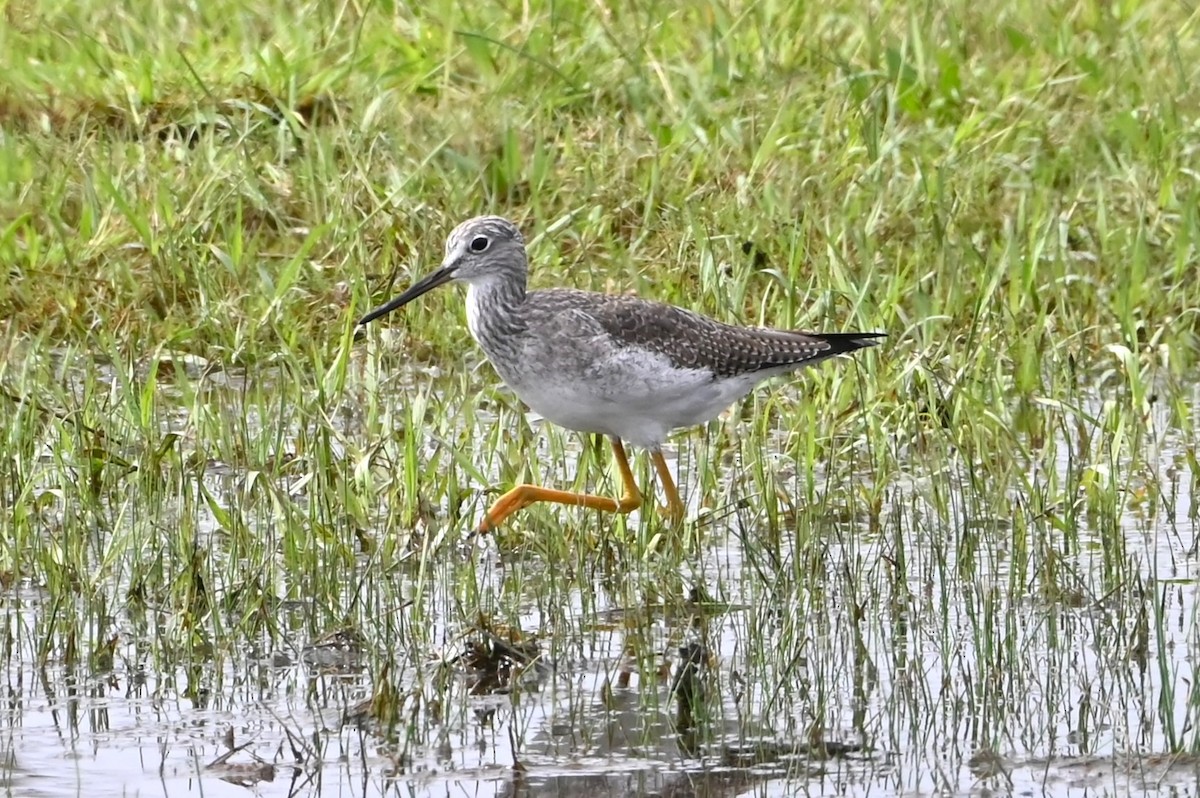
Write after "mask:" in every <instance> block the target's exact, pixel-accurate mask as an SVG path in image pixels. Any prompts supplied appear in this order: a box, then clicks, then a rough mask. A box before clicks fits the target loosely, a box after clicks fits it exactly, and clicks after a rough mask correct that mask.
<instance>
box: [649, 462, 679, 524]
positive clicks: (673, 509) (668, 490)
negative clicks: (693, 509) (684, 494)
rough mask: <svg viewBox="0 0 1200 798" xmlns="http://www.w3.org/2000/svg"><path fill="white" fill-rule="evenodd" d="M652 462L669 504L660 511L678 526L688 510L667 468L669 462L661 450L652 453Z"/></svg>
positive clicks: (660, 508)
mask: <svg viewBox="0 0 1200 798" xmlns="http://www.w3.org/2000/svg"><path fill="white" fill-rule="evenodd" d="M650 460H651V462H653V463H654V470H655V471H657V472H658V481H659V482H661V483H662V489H663V493H664V494H665V495H666V497H667V503H666V504H664V505H661V506H660V507H659V508H658V510H659V512H661V513H662V514H663V515H664V516H666V519H667V520H668V521H670V522H671V523H672V524H678V523H679V522H680V521H682V520H683V514H684V512H686V510H687V508H685V507H684V506H683V502H681V501H680V500H679V491H678V490H677V489H676V488H675V480H674V479H672V478H671V469H669V468H667V461H666V460H664V459H663V456H662V451H661V450H660V449H655V450H654V451H653V452H651V453H650Z"/></svg>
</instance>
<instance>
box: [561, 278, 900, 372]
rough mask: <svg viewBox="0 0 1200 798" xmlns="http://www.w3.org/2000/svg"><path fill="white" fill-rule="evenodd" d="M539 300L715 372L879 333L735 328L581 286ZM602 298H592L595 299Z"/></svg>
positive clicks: (822, 350)
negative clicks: (584, 314) (577, 311)
mask: <svg viewBox="0 0 1200 798" xmlns="http://www.w3.org/2000/svg"><path fill="white" fill-rule="evenodd" d="M538 293H539V294H540V295H541V296H539V298H538V299H539V303H538V304H539V305H541V306H543V307H546V308H550V307H558V308H561V309H562V310H567V309H581V310H586V312H587V313H588V315H589V316H591V317H592V318H594V319H595V320H596V322H597V323H599V324H600V326H601V327H602V328H603V329H604V331H605V332H607V333H608V334H609V335H610V336H612V338H613V339H614V340H616V341H618V342H620V343H622V344H627V345H630V346H638V347H641V348H643V349H646V350H649V351H652V352H658V353H661V354H662V355H664V356H665V357H667V358H668V359H669V360H670V361H671V363H672V364H673V365H674V366H676V367H677V368H681V369H688V368H690V369H707V370H709V371H711V372H712V373H713V376H714V377H717V378H721V377H736V376H740V375H743V374H753V373H755V372H761V371H772V370H780V369H782V370H787V369H790V368H799V367H801V366H803V365H806V364H808V363H814V362H816V361H819V360H824V359H825V358H829V357H833V356H835V355H840V354H843V353H845V352H853V351H855V350H856V349H862V348H863V347H867V346H872V345H874V344H876V343H878V341H877V340H875V339H877V338H881V337H883V336H882V334H880V333H807V332H792V331H788V330H772V329H765V328H755V327H735V326H732V325H729V324H722V323H721V322H719V321H715V320H714V319H710V318H707V317H705V316H701V315H699V314H697V313H693V312H691V311H689V310H685V309H683V308H679V307H675V306H674V305H667V304H663V303H660V302H650V301H647V300H644V299H639V298H637V297H628V296H611V295H599V294H590V293H588V292H584V291H574V290H569V289H566V290H553V291H542V292H538ZM598 298H599V299H602V300H603V301H599V302H598V301H596V300H597V299H598Z"/></svg>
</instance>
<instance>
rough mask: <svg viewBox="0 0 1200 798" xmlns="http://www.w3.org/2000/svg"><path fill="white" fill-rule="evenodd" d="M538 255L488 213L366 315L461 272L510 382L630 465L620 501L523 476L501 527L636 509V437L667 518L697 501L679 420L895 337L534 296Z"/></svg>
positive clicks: (538, 407)
mask: <svg viewBox="0 0 1200 798" xmlns="http://www.w3.org/2000/svg"><path fill="white" fill-rule="evenodd" d="M528 276H529V260H528V256H527V255H526V252H525V240H524V239H523V238H522V237H521V232H520V231H519V230H518V229H517V227H516V225H514V224H513V223H512V222H510V221H508V220H507V219H502V218H500V217H499V216H479V217H476V218H474V219H468V220H467V221H465V222H463V223H462V224H460V225H459V226H458V227H456V228H454V231H453V232H451V233H450V237H449V238H447V239H446V254H445V257H444V258H443V260H442V265H441V267H440V268H438V269H437V270H436V271H434V272H432V273H431V274H429V275H427V276H426V277H424V278H422V279H420V280H418V281H417V282H416V283H414V284H413V285H412V286H411V287H410V288H409V289H408V290H407V291H405V292H404V293H402V294H400V295H399V296H398V297H396V298H395V299H393V300H392V301H390V302H388V303H386V304H384V305H381V306H379V307H377V308H375V309H374V310H372V311H371V312H370V313H368V314H367V315H365V316H363V317H362V318H361V319H359V321H358V323H359V324H366V323H367V322H370V321H372V320H374V319H377V318H379V317H380V316H383V315H384V314H387V313H390V312H392V311H393V310H396V309H397V308H399V307H402V306H403V305H405V304H407V303H409V302H411V301H412V300H414V299H416V298H417V297H419V296H421V295H422V294H424V293H426V292H427V291H430V290H432V289H434V288H437V287H438V286H439V285H442V284H444V283H448V282H450V281H452V280H461V281H462V282H464V283H466V284H467V326H468V327H469V328H470V330H471V335H472V336H473V337H474V338H475V340H476V341H477V342H478V343H479V346H480V347H481V348H482V349H483V352H484V354H485V355H487V359H488V360H489V361H491V364H492V366H493V367H495V369H496V371H497V372H498V373H499V374H500V378H501V379H502V380H504V382H505V383H506V384H507V385H508V386H509V387H510V388H512V389H513V391H514V392H516V394H517V396H518V397H519V398H520V399H521V400H522V401H523V402H525V404H527V405H529V407H531V408H532V409H533V410H534V411H535V412H536V413H538V414H539V415H541V416H543V417H544V418H546V419H549V420H550V421H553V422H554V423H555V424H558V425H559V426H562V427H566V428H567V429H572V430H578V431H580V432H592V433H603V434H604V435H607V436H608V438H609V439H610V440H611V441H612V448H613V453H614V454H615V455H616V459H617V468H618V469H620V472H621V482H622V484H623V493H622V495H621V498H619V499H613V498H609V497H607V496H595V495H591V494H586V493H571V492H569V491H562V490H554V489H551V488H544V487H541V486H539V485H518V486H516V487H515V488H513V489H512V490H510V491H508V492H507V493H505V494H504V495H503V496H501V497H500V498H499V499H498V500H497V501H496V502H495V503H494V504H493V505H492V506H491V508H490V509H489V510H488V512H487V515H485V516H484V518H483V520H482V521H481V522H480V524H479V527H478V529H479V531H481V532H485V531H488V530H491V529H494V528H495V527H496V526H497V525H498V524H500V523H501V522H502V521H503V520H504V519H505V518H507V517H508V516H509V515H511V514H512V513H514V512H516V511H517V510H520V509H521V508H522V507H527V506H528V505H530V504H533V503H535V502H557V503H559V504H575V505H582V506H584V507H590V508H592V509H595V510H603V511H607V512H617V513H628V512H630V511H631V510H635V509H637V508H638V507H640V506H641V504H642V494H641V492H640V491H639V490H638V487H637V484H636V483H635V482H634V479H633V472H632V471H631V470H630V468H629V458H628V457H627V456H626V454H625V446H624V444H623V443H622V442H623V441H627V442H629V443H631V444H634V445H635V446H641V447H644V448H646V449H648V450H649V451H650V459H651V461H652V462H653V463H654V469H655V471H657V472H658V478H659V480H660V481H661V482H662V488H663V493H664V495H665V496H666V500H667V503H666V505H665V506H663V507H661V508H660V509H661V511H662V512H663V513H664V515H666V517H667V518H668V519H670V520H671V521H673V522H678V521H679V520H681V519H682V518H683V514H684V506H683V502H681V501H680V500H679V492H678V491H677V490H676V488H675V482H674V480H673V479H672V478H671V472H670V470H669V469H668V468H667V463H666V461H665V460H663V455H662V449H661V446H662V443H663V441H664V440H665V439H666V437H667V434H668V433H669V432H670V431H671V430H673V429H676V428H679V427H691V426H695V425H697V424H702V423H704V422H706V421H710V420H711V419H713V418H716V417H717V415H718V414H719V413H720V412H721V411H722V410H724V409H725V408H726V407H728V406H729V405H730V404H732V403H733V402H734V401H736V400H737V399H740V398H741V397H743V396H745V395H746V394H747V393H749V392H750V390H751V389H752V388H754V386H756V385H758V383H760V382H762V381H763V380H766V379H769V378H771V377H774V376H777V375H780V374H786V373H788V372H790V371H795V370H796V369H799V368H801V367H802V366H807V365H810V364H812V363H817V362H819V361H822V360H825V359H826V358H830V357H833V356H835V355H840V354H844V353H847V352H853V351H855V350H857V349H862V348H863V347H867V346H873V345H875V344H877V343H879V340H878V339H879V338H882V337H883V335H884V334H883V333H863V332H853V333H811V332H793V331H789V330H774V329H769V328H757V327H735V326H732V325H729V324H722V323H721V322H719V321H715V320H713V319H710V318H707V317H705V316H701V315H699V314H696V313H693V312H691V311H690V310H684V309H683V308H678V307H675V306H674V305H666V304H663V303H660V302H650V301H647V300H644V299H638V298H636V297H631V296H613V295H609V294H598V293H593V292H590V291H579V290H576V289H572V288H552V289H548V290H543V291H527V290H526V283H527V280H528Z"/></svg>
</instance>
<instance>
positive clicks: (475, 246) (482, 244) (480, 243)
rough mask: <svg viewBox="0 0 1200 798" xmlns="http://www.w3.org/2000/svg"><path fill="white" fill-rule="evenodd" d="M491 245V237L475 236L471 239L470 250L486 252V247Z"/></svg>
mask: <svg viewBox="0 0 1200 798" xmlns="http://www.w3.org/2000/svg"><path fill="white" fill-rule="evenodd" d="M491 245H492V239H490V238H488V237H487V236H475V237H474V238H472V239H471V251H472V252H487V248H488V247H490V246H491Z"/></svg>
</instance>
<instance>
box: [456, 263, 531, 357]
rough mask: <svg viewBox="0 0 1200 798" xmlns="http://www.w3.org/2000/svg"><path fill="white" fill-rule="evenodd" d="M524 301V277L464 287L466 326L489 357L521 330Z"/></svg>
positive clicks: (523, 325) (523, 320)
mask: <svg viewBox="0 0 1200 798" xmlns="http://www.w3.org/2000/svg"><path fill="white" fill-rule="evenodd" d="M524 302H525V281H524V280H523V279H520V280H518V279H510V280H486V281H482V282H475V283H471V284H470V285H468V286H467V327H468V328H470V330H471V335H472V337H474V338H475V340H476V341H478V342H479V345H480V346H481V347H483V351H484V352H485V353H487V354H488V355H489V357H490V356H491V353H492V351H494V350H495V349H496V348H498V347H502V346H504V344H505V342H506V341H511V340H512V338H513V336H514V335H517V334H519V333H521V332H523V331H524V328H525V317H524V315H523V314H522V313H521V305H522V304H524Z"/></svg>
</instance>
